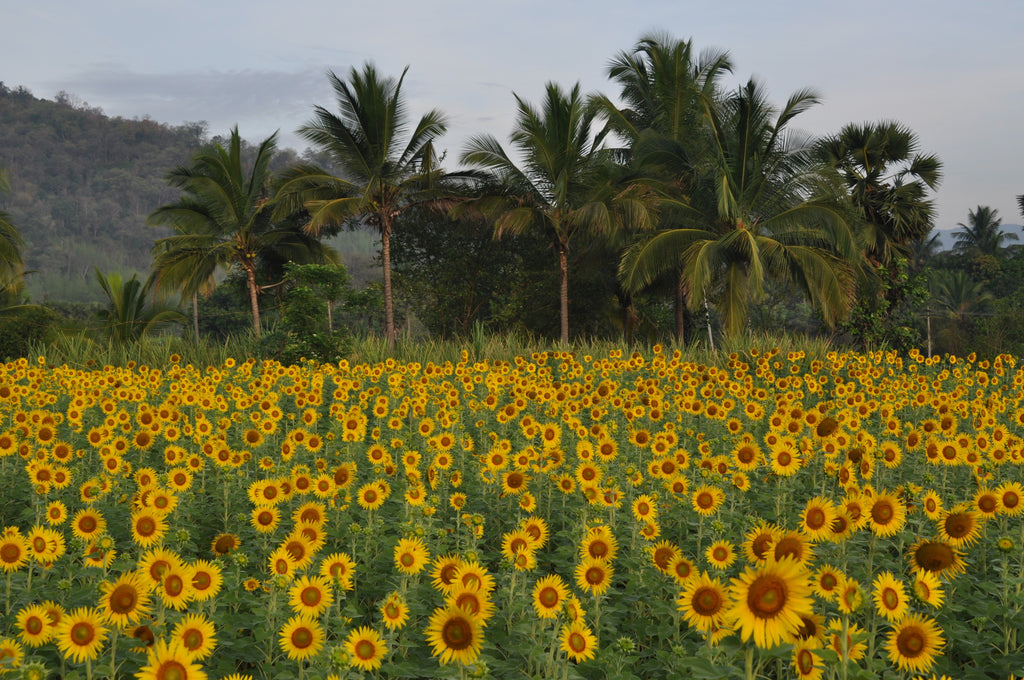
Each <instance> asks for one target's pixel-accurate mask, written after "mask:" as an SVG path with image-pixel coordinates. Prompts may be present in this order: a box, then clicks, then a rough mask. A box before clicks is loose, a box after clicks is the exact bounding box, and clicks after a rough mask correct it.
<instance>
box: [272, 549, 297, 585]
mask: <svg viewBox="0 0 1024 680" xmlns="http://www.w3.org/2000/svg"><path fill="white" fill-rule="evenodd" d="M267 565H268V566H269V568H270V573H271V574H272V575H273V576H285V577H287V578H292V577H294V576H295V572H296V571H297V569H298V562H296V561H295V557H294V556H293V555H292V553H290V552H289V551H288V550H287V549H286V548H284V547H279V548H275V549H274V551H273V552H272V553H270V556H269V557H268V558H267Z"/></svg>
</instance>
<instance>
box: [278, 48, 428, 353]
mask: <svg viewBox="0 0 1024 680" xmlns="http://www.w3.org/2000/svg"><path fill="white" fill-rule="evenodd" d="M408 70H409V69H408V67H406V68H405V70H403V71H402V75H401V76H400V77H399V78H398V79H397V80H396V79H394V78H386V77H383V76H381V75H380V74H379V73H378V72H377V69H376V68H375V67H374V65H373V64H371V63H369V62H367V63H366V64H364V65H363V68H362V70H361V71H360V70H357V69H356V68H355V67H353V68H352V69H351V70H350V71H349V75H348V81H347V82H346V81H345V80H342V79H341V78H339V77H338V76H337V75H335V74H334V73H330V74H328V78H329V79H330V81H331V86H332V87H333V89H334V93H335V96H336V98H337V104H338V110H339V113H338V114H335V113H332V112H330V111H328V110H327V109H325V108H323V107H320V106H317V107H316V109H315V113H314V117H313V120H312V121H311V122H309V123H307V124H306V125H304V126H302V127H301V128H299V134H300V135H302V137H304V138H305V139H307V140H309V141H310V142H312V144H313V145H314V147H315V148H316V150H317V151H319V152H320V153H322V154H324V155H326V156H327V157H328V158H330V160H331V162H332V163H334V164H335V165H336V166H337V168H338V171H339V172H338V174H334V173H331V172H329V171H327V170H325V169H322V168H319V167H315V166H312V165H299V166H296V167H294V168H292V169H291V170H290V171H288V172H286V173H285V174H284V176H283V179H282V183H281V187H280V190H279V193H280V195H282V196H284V197H288V198H289V199H290V200H289V202H285V203H282V206H283V207H285V208H293V207H294V206H295V205H296V204H301V205H303V206H305V208H306V209H307V210H308V211H309V215H310V219H309V222H308V224H307V225H306V227H305V228H306V229H307V231H308V232H309V233H310V234H314V235H316V234H319V233H320V232H321V230H323V229H324V228H326V227H330V226H336V225H339V224H341V223H343V222H344V221H345V220H348V219H363V220H365V221H366V222H368V223H369V224H370V225H372V226H373V227H374V228H375V229H376V230H377V233H378V234H379V235H380V240H381V259H382V260H383V264H384V317H385V321H384V328H385V335H386V336H387V340H388V343H389V344H390V345H391V346H392V347H394V344H395V317H394V303H393V300H392V293H391V233H392V230H393V229H394V227H395V221H396V220H397V219H398V217H399V216H400V215H401V214H402V212H403V211H404V210H405V209H406V208H407V207H408V206H409V205H411V204H414V203H416V202H417V201H419V200H422V199H423V198H424V197H425V193H424V190H425V189H426V188H427V187H428V186H429V185H430V183H431V182H432V181H433V180H435V179H437V176H438V173H437V171H436V169H435V168H436V164H437V157H436V153H435V150H434V142H435V141H436V140H437V139H438V138H439V137H440V136H441V135H442V134H444V132H445V130H446V129H447V120H446V118H445V116H444V115H443V114H442V113H441V112H440V111H438V110H436V109H435V110H432V111H430V112H428V113H426V114H424V115H423V116H422V117H421V118H420V119H419V121H418V122H417V124H416V126H415V127H414V128H413V129H412V130H411V131H409V128H408V122H409V121H408V116H407V113H406V103H405V100H404V99H403V97H402V83H403V81H404V79H405V74H406V72H407V71H408ZM406 133H408V135H407V136H406ZM403 138H404V141H403Z"/></svg>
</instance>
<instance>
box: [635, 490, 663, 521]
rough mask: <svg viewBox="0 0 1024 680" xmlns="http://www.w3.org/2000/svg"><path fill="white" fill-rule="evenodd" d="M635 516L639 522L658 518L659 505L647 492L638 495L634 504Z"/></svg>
mask: <svg viewBox="0 0 1024 680" xmlns="http://www.w3.org/2000/svg"><path fill="white" fill-rule="evenodd" d="M632 511H633V517H635V518H636V521H638V522H650V521H653V520H655V519H657V518H658V505H657V503H656V502H655V501H654V499H653V498H651V497H650V496H649V495H647V494H641V495H639V496H637V497H636V500H634V501H633V505H632Z"/></svg>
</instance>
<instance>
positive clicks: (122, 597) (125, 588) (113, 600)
mask: <svg viewBox="0 0 1024 680" xmlns="http://www.w3.org/2000/svg"><path fill="white" fill-rule="evenodd" d="M138 601H139V593H138V591H136V590H135V588H134V587H133V586H131V585H129V584H127V583H122V584H121V585H119V586H117V587H116V588H114V589H113V590H112V591H111V592H110V611H112V612H114V613H115V614H130V613H131V612H133V611H135V605H136V604H138Z"/></svg>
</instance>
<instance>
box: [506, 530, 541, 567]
mask: <svg viewBox="0 0 1024 680" xmlns="http://www.w3.org/2000/svg"><path fill="white" fill-rule="evenodd" d="M529 550H533V539H532V538H531V537H530V535H529V534H527V533H526V532H525V531H523V530H522V529H515V530H513V531H509V532H506V533H505V534H504V535H502V537H501V554H502V556H503V557H504V558H505V559H507V560H508V561H509V562H513V561H515V559H516V555H517V554H519V553H521V552H525V551H529Z"/></svg>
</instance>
